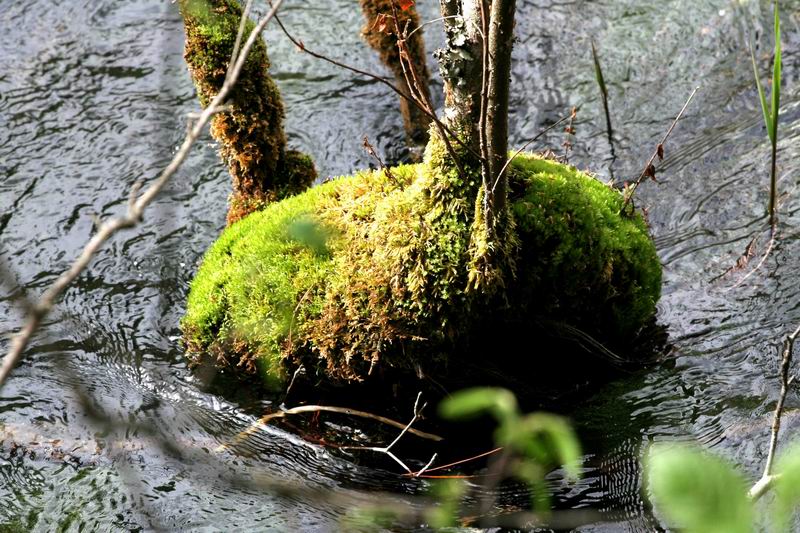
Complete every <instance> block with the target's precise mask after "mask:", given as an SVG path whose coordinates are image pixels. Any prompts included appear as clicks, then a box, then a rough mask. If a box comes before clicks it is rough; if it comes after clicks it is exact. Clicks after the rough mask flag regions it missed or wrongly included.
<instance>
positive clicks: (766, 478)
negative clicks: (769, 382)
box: [747, 326, 800, 500]
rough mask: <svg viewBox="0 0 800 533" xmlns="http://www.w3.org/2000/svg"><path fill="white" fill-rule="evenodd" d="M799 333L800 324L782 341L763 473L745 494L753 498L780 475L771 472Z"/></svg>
mask: <svg viewBox="0 0 800 533" xmlns="http://www.w3.org/2000/svg"><path fill="white" fill-rule="evenodd" d="M798 335H800V326H797V328H796V329H795V330H794V331H793V332H792V334H791V335H789V336H788V337H787V338H786V340H785V341H784V342H783V354H782V358H781V373H780V380H781V393H780V395H779V396H778V403H777V405H776V406H775V414H774V415H773V417H772V433H771V434H770V438H769V451H768V452H767V462H766V464H765V465H764V473H763V474H762V475H761V479H759V480H758V481H756V483H755V484H754V485H753V486H752V487H751V488H750V491H749V492H748V493H747V496H748V497H749V498H751V499H753V500H757V499H759V498H760V497H761V496H763V495H764V493H765V492H767V491H768V490H769V488H770V487H771V486H772V484H773V483H774V482H775V480H776V479H777V478H778V477H779V476H780V473H778V474H775V473H773V472H772V466H773V463H774V462H775V451H776V450H777V448H778V433H780V431H781V417H782V416H783V405H784V403H786V395H787V394H788V393H789V387H790V386H791V385H792V383H794V380H795V377H796V376H793V375H790V367H791V365H792V356H793V352H794V341H795V340H796V339H797V336H798Z"/></svg>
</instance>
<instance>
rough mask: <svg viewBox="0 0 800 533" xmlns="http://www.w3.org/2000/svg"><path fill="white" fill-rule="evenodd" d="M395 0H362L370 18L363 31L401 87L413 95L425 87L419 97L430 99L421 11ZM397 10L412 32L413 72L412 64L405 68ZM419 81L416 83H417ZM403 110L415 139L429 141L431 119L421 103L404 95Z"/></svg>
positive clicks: (410, 54)
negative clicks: (395, 3)
mask: <svg viewBox="0 0 800 533" xmlns="http://www.w3.org/2000/svg"><path fill="white" fill-rule="evenodd" d="M392 4H393V0H361V9H362V11H363V12H364V17H365V18H366V24H365V25H364V29H363V30H362V32H361V33H362V35H363V36H364V39H365V40H366V41H367V43H368V44H369V45H370V46H371V47H372V48H373V49H374V50H376V51H377V52H378V54H380V57H381V61H383V64H384V65H386V66H387V67H389V69H391V71H392V73H393V74H394V77H395V83H396V85H397V87H398V88H399V89H400V90H401V91H402V92H403V94H405V95H406V96H407V97H409V98H414V95H415V94H416V93H417V92H418V91H421V92H422V93H423V94H419V95H418V96H419V98H421V99H422V101H425V102H430V100H431V94H430V89H429V87H428V84H429V82H430V73H429V71H428V65H427V64H426V61H425V59H426V55H425V41H424V40H423V37H422V30H419V29H418V28H419V14H417V10H416V8H415V7H414V6H411V7H410V8H408V9H406V10H402V9H394V8H393V5H392ZM394 13H397V19H398V20H397V25H398V26H399V27H400V29H401V31H404V32H405V31H407V32H408V34H409V35H411V36H410V37H409V38H408V40H407V41H406V43H405V46H406V49H407V50H408V62H409V63H410V64H411V67H412V68H413V76H412V74H411V73H409V72H408V70H409V69H408V68H406V69H404V68H403V63H402V61H401V58H400V50H399V49H398V44H397V40H398V35H397V32H396V28H395V27H394V22H393V21H392V17H393V16H394ZM409 79H410V81H411V82H412V83H413V84H415V85H416V87H415V88H414V89H415V90H414V91H412V88H411V87H410V86H409V83H408V81H409ZM415 82H416V83H415ZM400 112H401V114H402V115H403V125H404V126H405V130H406V134H407V135H408V138H409V139H410V140H411V142H413V143H415V144H423V145H424V144H425V143H427V142H428V128H429V127H430V124H431V119H430V118H429V117H428V115H426V114H425V113H423V112H422V110H420V109H419V108H418V107H417V106H415V105H413V104H412V103H411V102H409V101H408V100H407V99H406V98H400Z"/></svg>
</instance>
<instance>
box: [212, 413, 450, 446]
mask: <svg viewBox="0 0 800 533" xmlns="http://www.w3.org/2000/svg"><path fill="white" fill-rule="evenodd" d="M319 412H326V413H338V414H342V415H349V416H357V417H360V418H367V419H370V420H375V421H378V422H380V423H382V424H386V425H388V426H392V427H396V428H398V429H402V430H403V432H404V433H405V432H408V433H411V434H412V435H415V436H417V437H420V438H422V439H428V440H432V441H434V442H439V441H442V440H444V439H443V438H442V437H440V436H439V435H434V434H433V433H427V432H425V431H420V430H418V429H413V428H412V427H411V425H410V424H403V423H401V422H398V421H397V420H392V419H391V418H387V417H385V416H381V415H376V414H372V413H368V412H366V411H359V410H358V409H351V408H349V407H334V406H330V405H301V406H299V407H293V408H291V409H286V410H283V411H276V412H274V413H270V414H267V415H264V416H262V417H261V418H259V419H258V420H256V421H255V422H253V423H252V424H250V426H249V427H248V428H247V429H245V430H244V431H242V432H241V433H239V434H238V435H236V437H234V438H233V440H232V441H231V442H229V443H227V444H222V445H220V446H219V447H218V448H217V449H216V451H218V452H220V451H223V450H225V449H227V448H230V447H231V446H235V445H237V444H239V443H240V442H241V441H242V440H244V439H246V438H247V437H249V436H250V435H252V434H253V433H255V432H256V431H257V430H259V429H260V428H262V427H264V426H266V425H267V423H268V422H269V421H270V420H274V419H276V418H286V417H287V416H291V415H299V414H302V413H319ZM414 421H416V418H414V420H413V421H412V422H414ZM401 435H402V434H401Z"/></svg>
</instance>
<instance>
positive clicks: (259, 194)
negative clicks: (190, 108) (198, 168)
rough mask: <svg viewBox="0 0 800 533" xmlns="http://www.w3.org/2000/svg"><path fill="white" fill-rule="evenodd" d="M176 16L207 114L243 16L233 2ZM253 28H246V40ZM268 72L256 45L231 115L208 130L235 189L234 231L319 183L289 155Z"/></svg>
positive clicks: (197, 2) (190, 5)
mask: <svg viewBox="0 0 800 533" xmlns="http://www.w3.org/2000/svg"><path fill="white" fill-rule="evenodd" d="M179 8H180V12H181V15H182V16H183V21H184V27H185V30H186V46H185V50H184V58H185V59H186V63H187V64H188V66H189V71H190V73H191V75H192V80H193V81H194V84H195V87H196V88H197V96H198V99H199V100H200V104H201V105H202V106H203V107H205V106H207V105H208V103H209V102H210V101H211V100H212V99H213V98H214V96H216V94H217V93H218V92H219V91H220V89H221V88H222V85H223V83H224V82H225V78H226V76H227V72H228V65H229V63H230V61H231V55H232V54H233V49H234V44H235V41H236V36H237V33H238V29H239V25H240V22H241V18H242V9H241V7H240V5H239V3H238V2H236V1H235V0H180V2H179ZM254 26H255V25H254V24H253V23H252V21H248V23H247V26H246V31H245V35H244V36H243V39H246V38H247V35H248V34H249V32H250V31H252V29H253V27H254ZM268 70H269V57H268V56H267V46H266V44H265V43H264V40H263V39H262V38H261V37H259V38H258V40H257V42H256V45H255V46H254V47H253V49H252V50H251V51H250V55H249V56H248V58H247V62H246V63H245V66H244V69H243V70H242V73H241V74H240V76H239V81H238V83H237V84H236V87H234V89H233V90H232V91H231V94H230V96H229V98H228V100H227V101H226V105H227V106H228V107H229V108H230V111H228V112H225V113H219V114H217V115H216V116H215V117H214V119H213V120H212V122H211V135H212V136H213V137H214V139H216V140H217V142H218V143H219V145H220V155H221V156H222V159H223V161H224V162H225V163H226V164H227V166H228V170H229V171H230V174H231V178H232V181H233V192H232V194H231V198H230V205H229V209H228V217H227V220H228V223H229V224H231V223H233V222H236V221H237V220H239V219H240V218H242V217H244V216H245V215H247V214H249V213H251V212H253V211H256V210H258V209H261V208H262V207H264V206H265V205H266V204H268V203H270V202H274V201H276V200H279V199H281V198H284V197H287V196H290V195H293V194H297V193H299V192H302V191H303V190H305V189H306V188H308V186H309V185H311V183H312V182H313V181H314V179H315V178H316V170H315V169H314V163H313V161H312V160H311V158H310V157H308V156H306V155H304V154H302V153H300V152H297V151H294V150H287V148H286V135H285V133H284V130H283V118H284V109H283V100H282V99H281V95H280V91H279V90H278V87H277V85H275V82H274V81H273V80H272V78H271V77H270V75H269V72H268Z"/></svg>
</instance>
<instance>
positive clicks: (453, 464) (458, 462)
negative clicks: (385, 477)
mask: <svg viewBox="0 0 800 533" xmlns="http://www.w3.org/2000/svg"><path fill="white" fill-rule="evenodd" d="M502 449H503V448H502V447H500V448H495V449H494V450H489V451H488V452H483V453H481V454H479V455H475V456H473V457H468V458H467V459H461V460H459V461H455V462H453V463H449V464H446V465H441V466H437V467H436V468H427V469H426V470H425V471H426V472H436V471H437V470H447V469H448V468H453V467H454V466H458V465H461V464H464V463H469V462H471V461H475V460H477V459H482V458H484V457H487V456H489V455H494V454H495V453H497V452H499V451H501V450H502ZM422 474H423V472H422V471H419V472H413V473H412V474H410V475H413V476H414V477H419V476H421V475H422Z"/></svg>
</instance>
